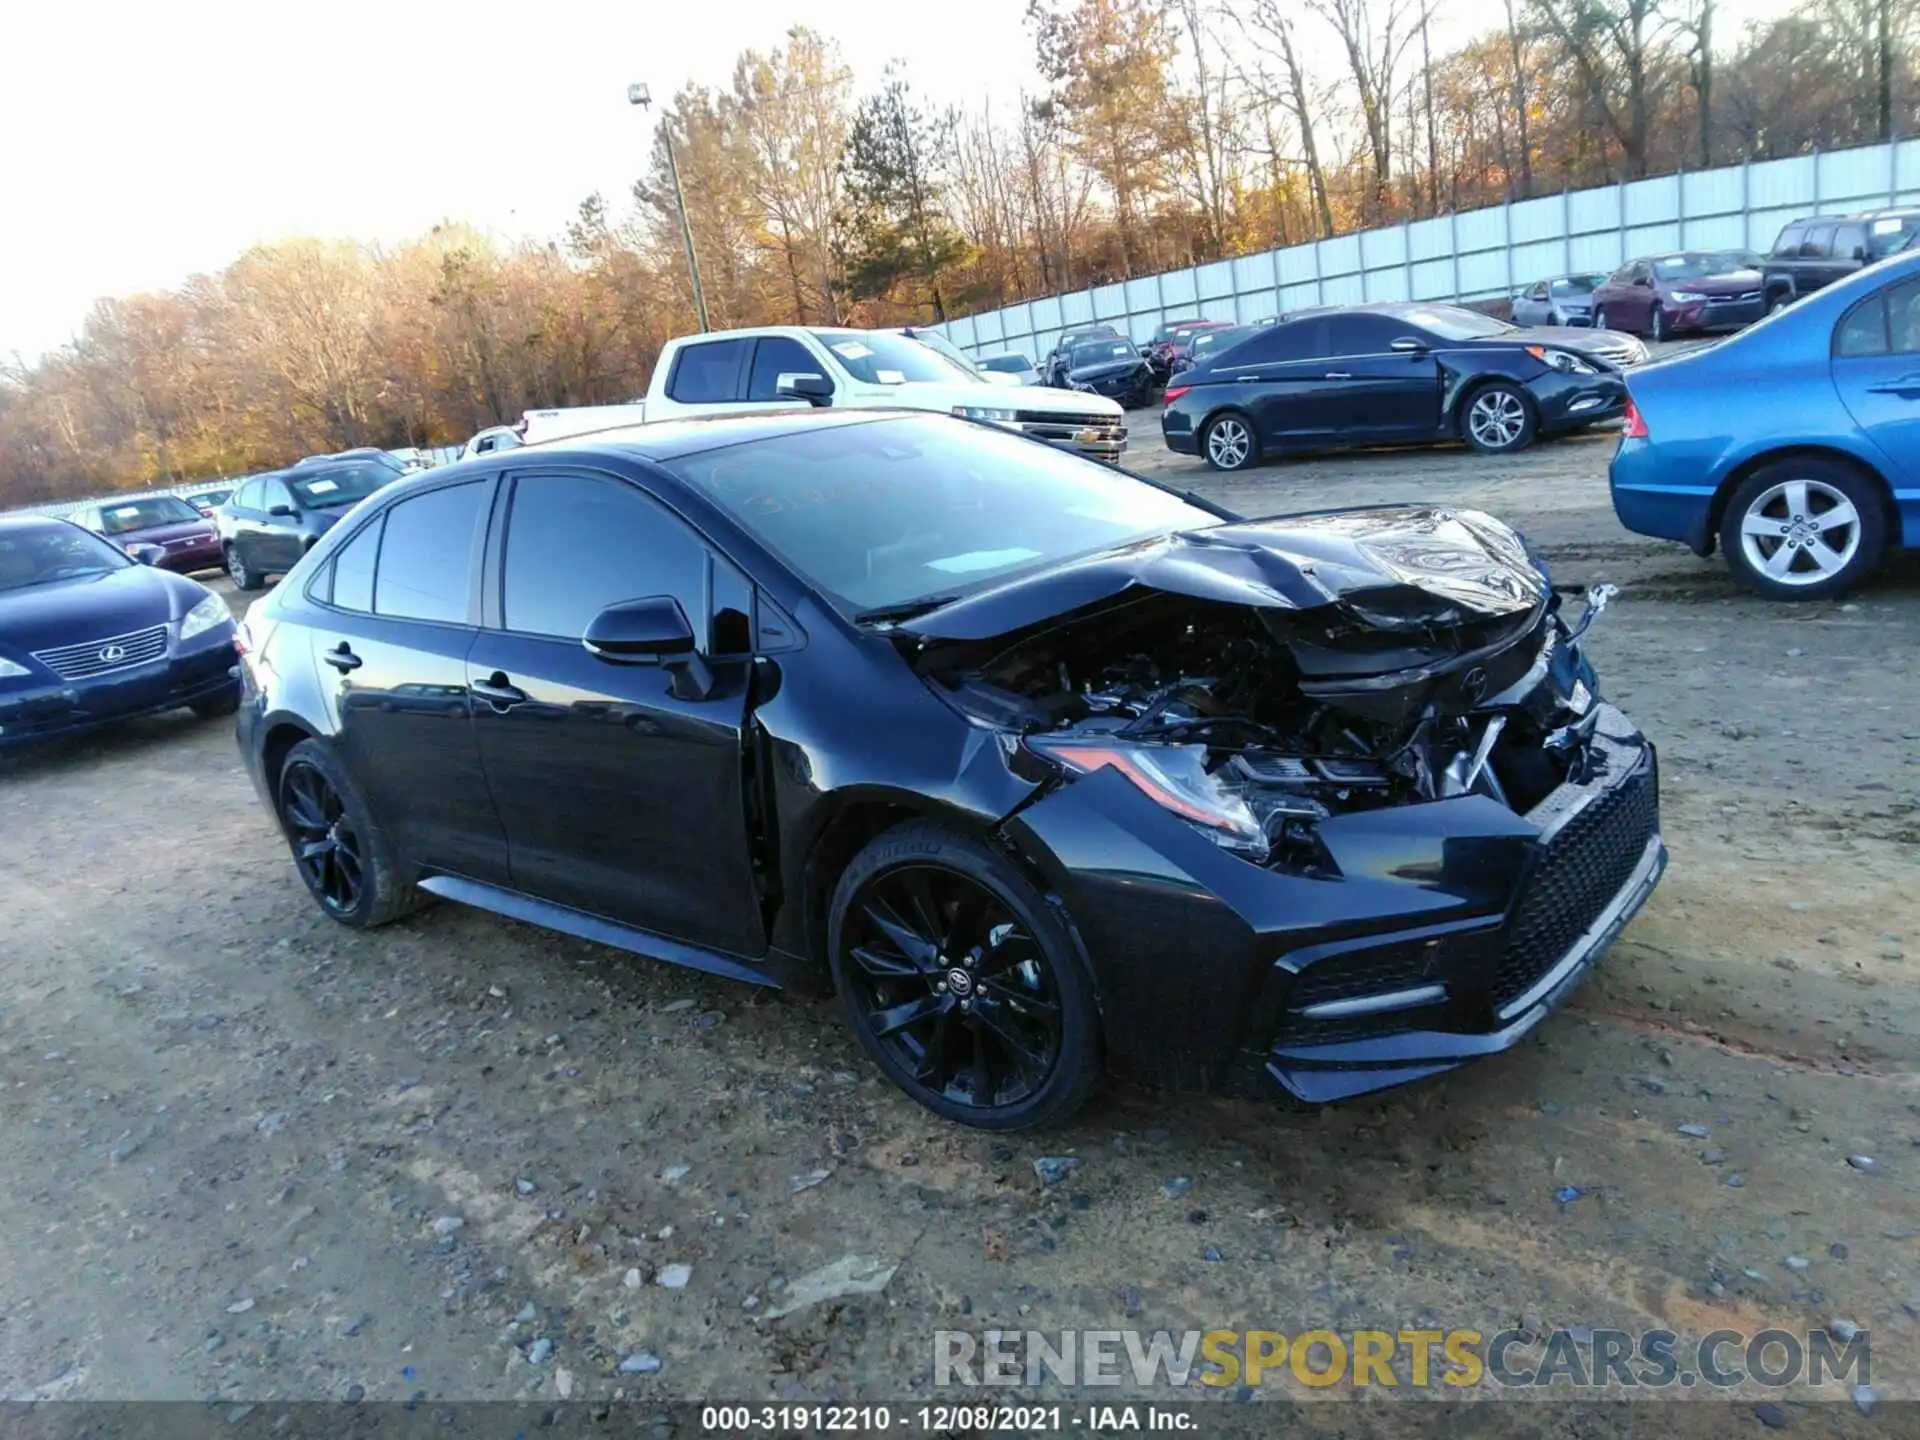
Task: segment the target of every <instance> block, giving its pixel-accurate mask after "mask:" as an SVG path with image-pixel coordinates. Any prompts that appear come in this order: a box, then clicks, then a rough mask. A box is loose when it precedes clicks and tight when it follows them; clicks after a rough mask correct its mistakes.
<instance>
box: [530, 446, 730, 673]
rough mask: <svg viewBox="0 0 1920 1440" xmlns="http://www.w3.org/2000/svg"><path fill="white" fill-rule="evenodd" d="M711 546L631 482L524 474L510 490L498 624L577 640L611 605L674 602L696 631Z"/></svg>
mask: <svg viewBox="0 0 1920 1440" xmlns="http://www.w3.org/2000/svg"><path fill="white" fill-rule="evenodd" d="M705 560H706V547H705V546H704V545H703V544H702V543H701V542H700V540H699V539H698V538H697V537H696V536H695V535H694V533H693V532H692V531H691V530H689V529H688V528H687V527H686V525H685V524H683V523H682V522H681V521H680V519H679V517H677V516H675V515H672V514H669V513H668V512H667V511H666V510H665V509H663V508H661V506H659V505H658V504H656V503H655V502H654V501H652V500H650V499H649V498H648V497H647V496H645V495H643V494H641V493H640V492H639V491H638V490H636V489H634V488H633V487H632V486H631V485H625V484H622V483H621V482H620V481H618V480H609V479H605V478H602V477H599V476H593V475H523V476H521V477H520V479H519V480H518V481H517V482H516V483H515V485H514V488H513V509H512V511H511V512H510V513H509V515H508V517H507V549H506V563H505V566H504V571H505V573H504V576H503V580H502V592H503V593H502V595H501V617H502V619H503V620H504V622H505V624H506V627H507V629H509V630H515V631H519V632H520V633H521V634H525V635H551V636H554V637H557V638H559V639H564V640H578V639H579V638H580V637H581V635H583V634H584V633H585V632H586V628H587V623H588V622H589V621H590V620H592V619H593V617H594V616H595V615H598V614H599V613H600V612H601V611H602V610H604V609H606V607H607V606H609V605H614V604H617V603H619V602H620V601H622V600H640V599H644V598H645V597H647V596H649V595H671V596H673V598H674V599H676V600H678V601H679V602H680V608H681V609H682V610H684V611H685V612H686V614H687V619H688V620H689V621H691V622H692V623H693V624H694V625H696V626H698V625H699V624H700V623H701V621H702V618H703V617H704V616H705V614H706V605H705V602H704V601H703V599H702V595H703V591H704V581H703V576H704V574H705Z"/></svg>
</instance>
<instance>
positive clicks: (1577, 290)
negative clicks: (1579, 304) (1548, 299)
mask: <svg viewBox="0 0 1920 1440" xmlns="http://www.w3.org/2000/svg"><path fill="white" fill-rule="evenodd" d="M1606 279H1607V277H1606V276H1604V275H1562V276H1561V277H1560V278H1559V279H1558V280H1555V281H1554V282H1553V283H1552V284H1551V285H1549V286H1547V293H1548V294H1550V295H1553V296H1556V297H1567V298H1571V297H1573V296H1576V295H1591V294H1592V293H1593V292H1594V291H1596V290H1598V289H1599V288H1600V287H1601V285H1603V284H1605V283H1606Z"/></svg>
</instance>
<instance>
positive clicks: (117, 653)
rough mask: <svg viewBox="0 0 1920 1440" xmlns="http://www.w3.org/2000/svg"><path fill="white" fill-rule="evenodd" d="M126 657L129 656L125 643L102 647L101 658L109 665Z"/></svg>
mask: <svg viewBox="0 0 1920 1440" xmlns="http://www.w3.org/2000/svg"><path fill="white" fill-rule="evenodd" d="M126 658H127V647H126V646H124V645H107V646H104V647H102V649H101V651H100V659H101V660H102V661H104V662H105V663H106V664H108V665H111V664H113V663H114V662H115V661H117V660H124V659H126Z"/></svg>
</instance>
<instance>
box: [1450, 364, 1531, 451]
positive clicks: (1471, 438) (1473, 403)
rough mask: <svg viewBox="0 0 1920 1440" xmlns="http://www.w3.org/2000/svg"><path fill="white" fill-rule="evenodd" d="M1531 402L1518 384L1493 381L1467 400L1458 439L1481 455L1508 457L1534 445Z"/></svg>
mask: <svg viewBox="0 0 1920 1440" xmlns="http://www.w3.org/2000/svg"><path fill="white" fill-rule="evenodd" d="M1535 423H1536V422H1535V421H1534V417H1533V402H1532V401H1531V400H1530V399H1528V398H1527V394H1526V392H1525V391H1523V390H1522V389H1521V388H1520V387H1519V386H1518V385H1514V384H1510V383H1509V382H1507V381H1505V380H1496V381H1494V382H1493V383H1491V384H1489V385H1483V386H1481V387H1480V388H1479V389H1478V390H1476V391H1474V392H1473V394H1472V395H1470V396H1468V397H1467V403H1466V407H1465V408H1464V409H1463V410H1462V411H1461V414H1460V434H1461V437H1462V438H1463V439H1464V440H1465V441H1466V442H1467V444H1469V445H1471V446H1472V447H1473V448H1474V449H1476V450H1478V451H1479V452H1480V453H1481V454H1482V455H1511V454H1512V453H1513V452H1514V451H1516V450H1524V449H1526V448H1527V446H1529V445H1531V444H1532V443H1533V432H1534V426H1535Z"/></svg>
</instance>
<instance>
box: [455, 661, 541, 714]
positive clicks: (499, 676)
mask: <svg viewBox="0 0 1920 1440" xmlns="http://www.w3.org/2000/svg"><path fill="white" fill-rule="evenodd" d="M467 689H469V690H471V691H472V692H473V693H474V694H475V695H478V696H479V697H480V698H481V699H482V700H484V701H486V702H487V703H488V704H489V705H492V706H493V707H495V708H496V709H499V710H505V709H507V708H508V707H509V706H513V705H518V704H520V703H521V702H522V701H524V700H525V699H526V698H527V692H526V691H524V690H522V689H521V688H520V687H519V686H518V685H515V684H514V683H513V682H512V681H511V680H509V679H508V678H507V677H506V675H505V674H504V673H503V672H502V671H499V670H496V671H494V672H493V674H491V675H489V676H488V677H487V678H486V679H485V680H476V681H473V682H472V683H470V684H469V685H468V686H467Z"/></svg>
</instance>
